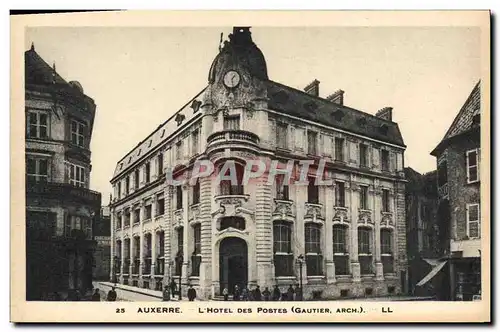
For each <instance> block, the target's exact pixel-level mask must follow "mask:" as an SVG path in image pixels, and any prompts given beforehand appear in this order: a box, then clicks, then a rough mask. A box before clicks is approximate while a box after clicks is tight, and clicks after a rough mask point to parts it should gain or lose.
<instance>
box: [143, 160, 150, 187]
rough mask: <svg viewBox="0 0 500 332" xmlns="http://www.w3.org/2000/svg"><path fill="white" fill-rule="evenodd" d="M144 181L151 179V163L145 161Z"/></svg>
mask: <svg viewBox="0 0 500 332" xmlns="http://www.w3.org/2000/svg"><path fill="white" fill-rule="evenodd" d="M144 177H145V179H144V181H145V182H146V183H149V181H150V180H151V164H150V163H149V162H147V163H146V166H145V167H144Z"/></svg>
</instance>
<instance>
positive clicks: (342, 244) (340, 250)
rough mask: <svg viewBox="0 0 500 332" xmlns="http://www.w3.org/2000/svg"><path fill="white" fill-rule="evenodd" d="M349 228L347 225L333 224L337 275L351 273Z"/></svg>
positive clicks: (334, 258)
mask: <svg viewBox="0 0 500 332" xmlns="http://www.w3.org/2000/svg"><path fill="white" fill-rule="evenodd" d="M348 230H349V228H348V227H347V226H345V225H333V261H334V264H335V274H336V275H348V274H349V250H348V246H347V243H348V239H349V238H348V234H349V232H348Z"/></svg>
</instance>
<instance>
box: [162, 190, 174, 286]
mask: <svg viewBox="0 0 500 332" xmlns="http://www.w3.org/2000/svg"><path fill="white" fill-rule="evenodd" d="M164 198H165V210H164V214H163V215H164V218H163V220H164V221H163V229H164V230H165V233H164V234H165V236H164V237H163V239H164V241H165V242H164V255H163V256H164V260H165V267H164V270H163V284H164V285H166V284H167V283H168V282H169V281H170V278H171V274H170V272H171V271H170V266H171V261H172V251H171V244H172V227H171V225H172V186H171V185H170V184H168V185H167V186H166V188H165V191H164Z"/></svg>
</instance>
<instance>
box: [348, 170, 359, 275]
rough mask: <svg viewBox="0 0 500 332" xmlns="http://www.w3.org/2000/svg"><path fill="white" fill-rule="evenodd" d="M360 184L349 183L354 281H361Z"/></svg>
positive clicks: (351, 253)
mask: <svg viewBox="0 0 500 332" xmlns="http://www.w3.org/2000/svg"><path fill="white" fill-rule="evenodd" d="M359 190H360V188H359V185H358V184H357V183H355V182H354V181H353V179H352V178H351V181H350V183H349V193H350V195H349V201H350V202H349V204H350V206H351V224H352V227H350V228H349V232H350V234H349V238H350V240H351V241H350V246H349V247H350V248H349V257H350V260H351V273H352V281H353V282H361V267H360V265H359V259H358V210H359V201H358V195H359Z"/></svg>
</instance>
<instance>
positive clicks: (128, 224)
mask: <svg viewBox="0 0 500 332" xmlns="http://www.w3.org/2000/svg"><path fill="white" fill-rule="evenodd" d="M125 226H130V209H129V208H126V209H125Z"/></svg>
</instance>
